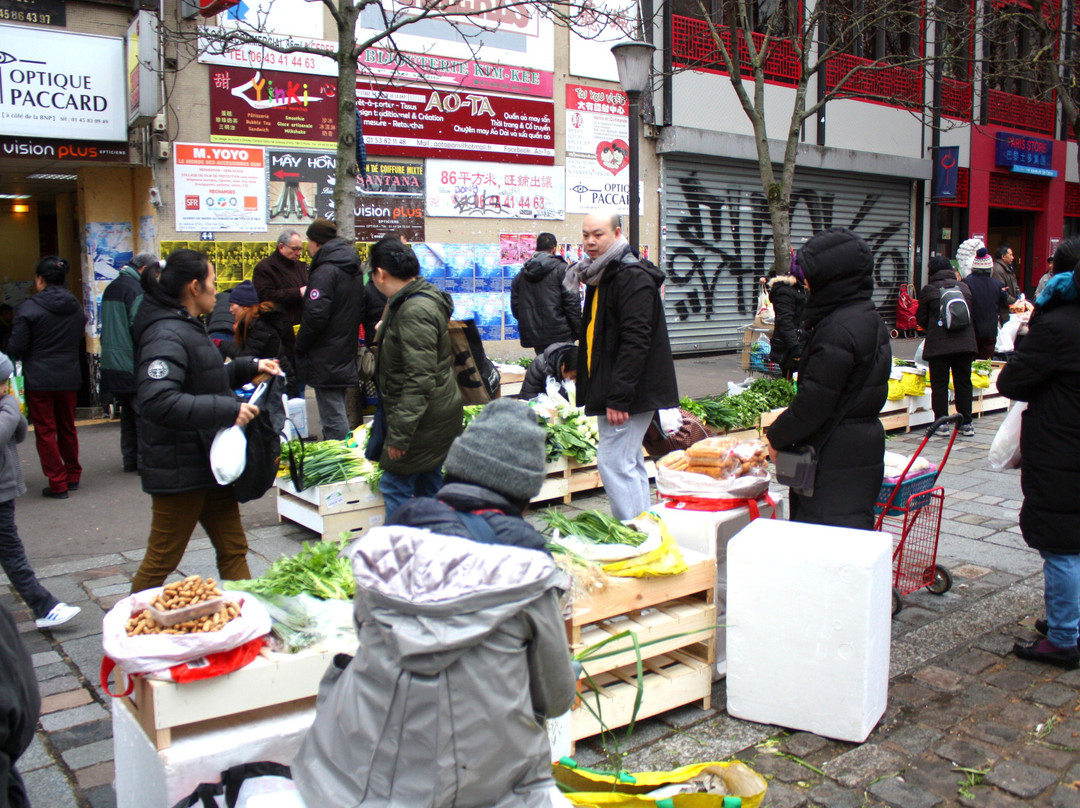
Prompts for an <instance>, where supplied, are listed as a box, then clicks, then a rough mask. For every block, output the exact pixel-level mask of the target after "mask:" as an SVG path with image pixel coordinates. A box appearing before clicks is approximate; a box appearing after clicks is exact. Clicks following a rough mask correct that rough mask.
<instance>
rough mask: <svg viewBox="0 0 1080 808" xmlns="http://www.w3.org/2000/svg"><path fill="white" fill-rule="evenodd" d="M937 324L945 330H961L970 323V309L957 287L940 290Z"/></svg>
mask: <svg viewBox="0 0 1080 808" xmlns="http://www.w3.org/2000/svg"><path fill="white" fill-rule="evenodd" d="M938 325H940V326H944V327H945V330H946V331H963V330H964V329H965V328H967V327H968V326H970V325H971V311H970V310H969V309H968V304H967V301H966V300H965V299H964V293H963V291H961V290H960V288H959V287H956V286H951V287H949V288H948V289H942V290H941V302H940V303H939V305H938Z"/></svg>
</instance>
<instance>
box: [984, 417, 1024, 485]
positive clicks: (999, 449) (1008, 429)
mask: <svg viewBox="0 0 1080 808" xmlns="http://www.w3.org/2000/svg"><path fill="white" fill-rule="evenodd" d="M1026 409H1027V402H1026V401H1018V402H1016V403H1015V404H1013V405H1012V409H1010V410H1009V413H1008V415H1006V416H1005V420H1004V421H1002V422H1001V426H999V427H998V431H997V434H996V435H994V440H993V442H992V443H991V444H990V468H991V469H993V470H994V471H1002V470H1004V469H1015V468H1020V424H1021V422H1022V415H1023V412H1024V410H1026Z"/></svg>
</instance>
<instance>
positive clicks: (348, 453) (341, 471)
mask: <svg viewBox="0 0 1080 808" xmlns="http://www.w3.org/2000/svg"><path fill="white" fill-rule="evenodd" d="M282 455H283V456H284V457H285V458H286V459H289V458H291V459H292V462H293V463H294V464H295V465H296V468H298V469H299V468H300V463H301V460H302V461H303V468H304V480H303V483H304V488H310V487H311V486H313V485H324V484H325V483H336V482H344V481H345V480H354V479H356V478H357V477H364V478H365V479H366V477H367V476H368V475H370V474H371V473H372V472H373V471H375V470H376V468H377V467H376V466H375V464H373V463H372V462H371V461H370V460H368V459H367V458H366V457H364V450H363V449H362V448H360V447H350V446H347V445H346V444H345V441H340V440H327V441H320V442H315V443H304V444H301V442H300V441H298V440H294V441H289V442H288V443H287V444H285V447H284V449H283V450H282Z"/></svg>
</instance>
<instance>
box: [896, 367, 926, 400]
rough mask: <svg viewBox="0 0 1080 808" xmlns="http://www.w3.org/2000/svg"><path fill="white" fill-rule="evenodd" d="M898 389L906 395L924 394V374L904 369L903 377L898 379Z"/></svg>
mask: <svg viewBox="0 0 1080 808" xmlns="http://www.w3.org/2000/svg"><path fill="white" fill-rule="evenodd" d="M900 389H901V390H903V391H904V395H906V396H922V395H926V374H925V373H908V372H907V371H904V378H903V379H901V380H900Z"/></svg>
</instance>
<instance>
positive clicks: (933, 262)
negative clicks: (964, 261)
mask: <svg viewBox="0 0 1080 808" xmlns="http://www.w3.org/2000/svg"><path fill="white" fill-rule="evenodd" d="M943 269H948V270H951V271H953V272H955V271H956V270H954V269H953V265H952V261H950V260H949V259H948V258H946V257H945V256H944V255H932V256H930V260H929V261H927V262H926V272H927V274H928V275H929V276H930V277H931V278H932V277H934V275H936V274H937V273H939V272H941V270H943Z"/></svg>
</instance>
